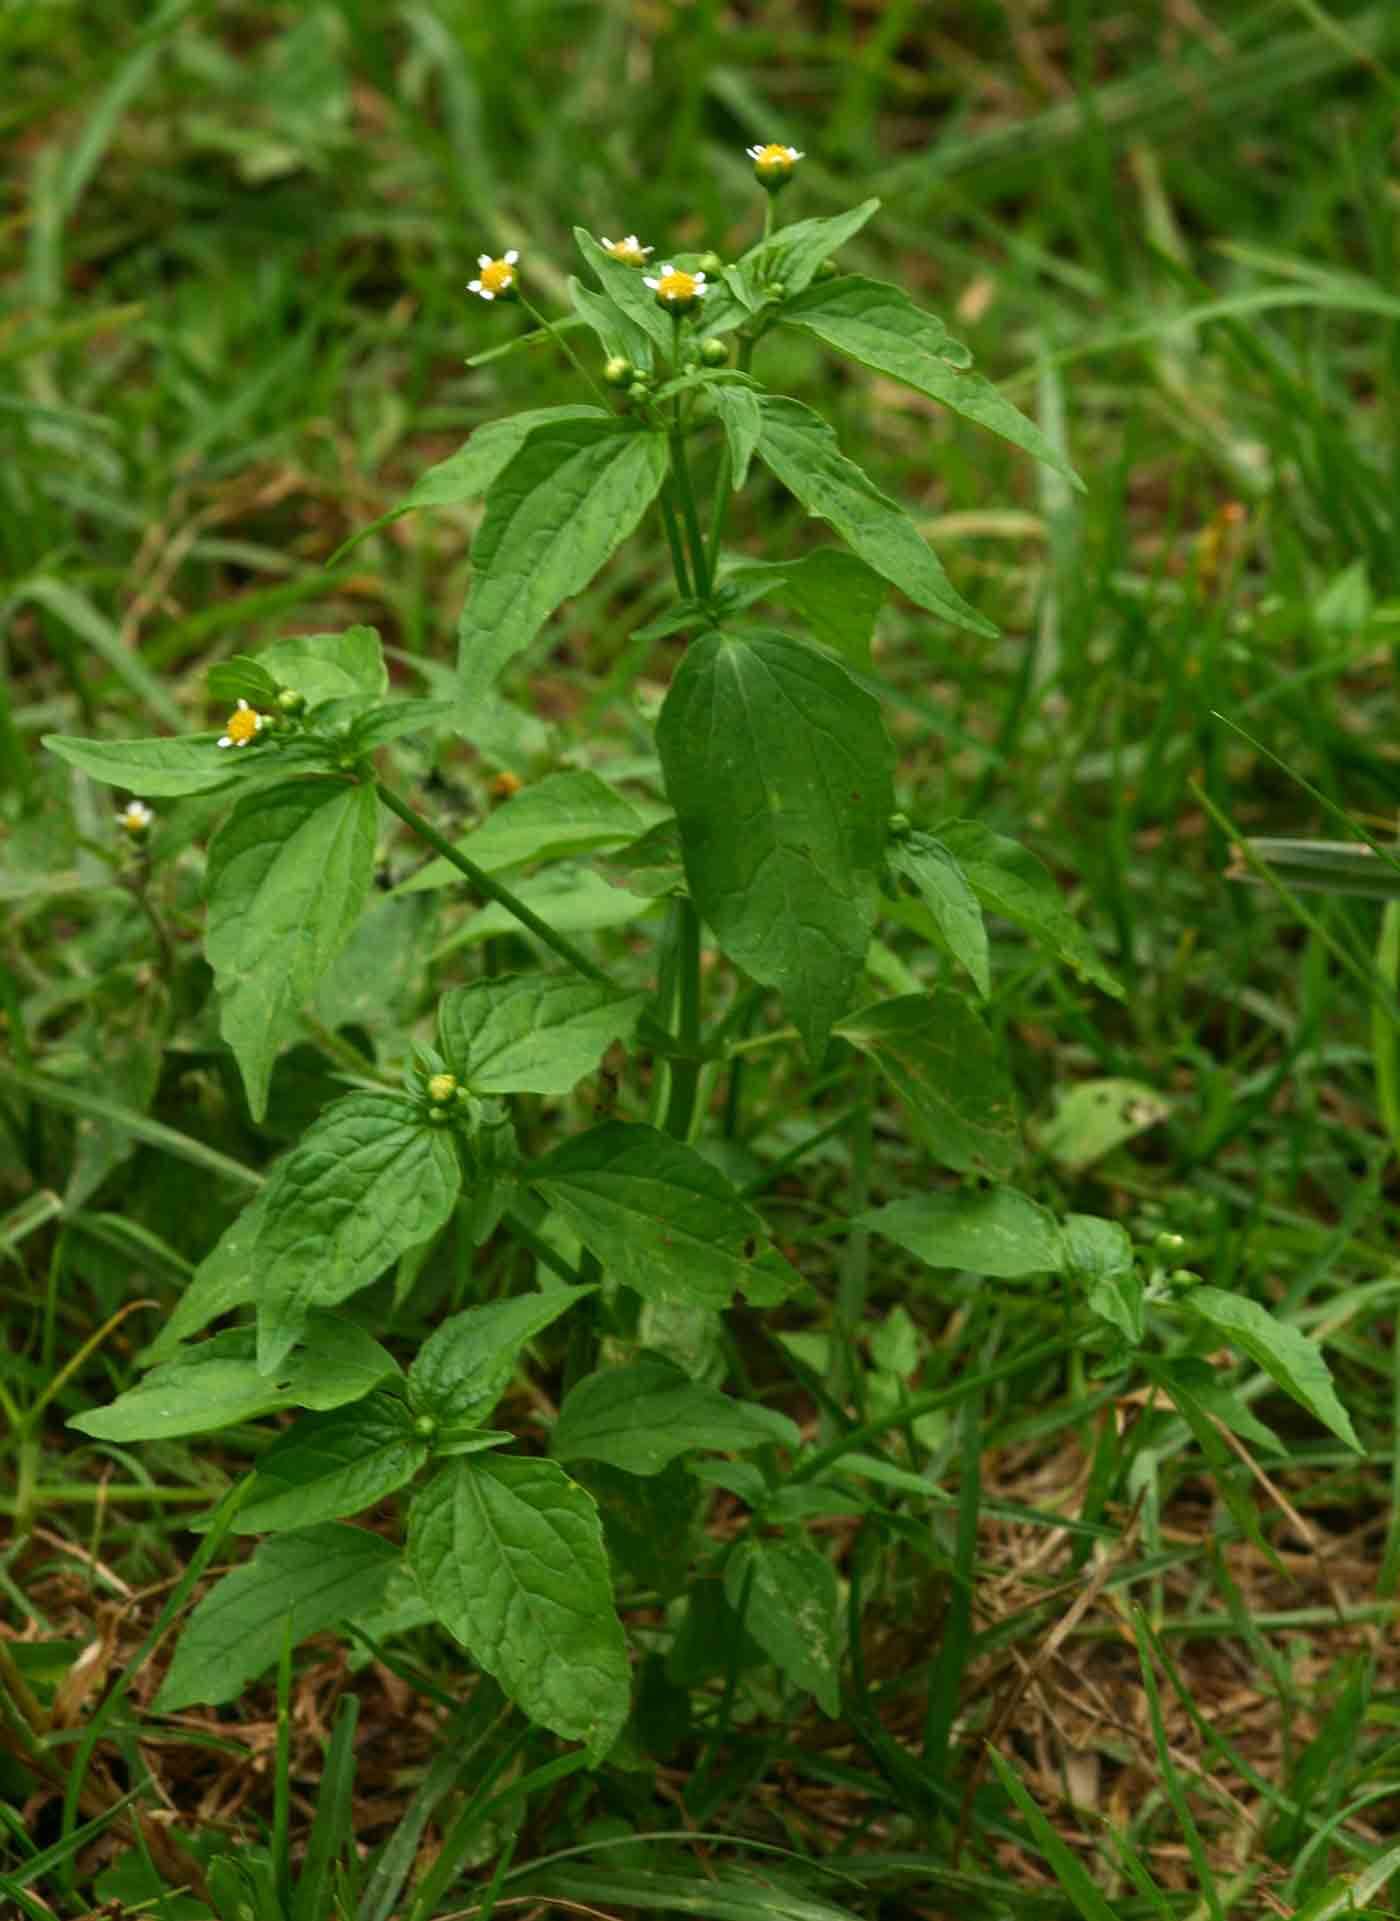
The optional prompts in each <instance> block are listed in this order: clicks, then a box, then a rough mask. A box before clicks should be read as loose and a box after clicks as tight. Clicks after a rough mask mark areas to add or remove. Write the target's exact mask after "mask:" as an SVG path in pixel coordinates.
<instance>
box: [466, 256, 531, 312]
mask: <svg viewBox="0 0 1400 1921" xmlns="http://www.w3.org/2000/svg"><path fill="white" fill-rule="evenodd" d="M519 258H520V253H519V250H518V248H515V247H510V248H508V249H507V250H506V252H505V253H503V254H502V255H501V257H500V259H499V260H493V259H492V257H491V255H490V254H489V253H479V254H478V255H477V257H476V264H477V266H478V267H480V269H481V274H480V277H479V278H478V279H476V280H469V281H468V282H467V292H468V293H474V294H480V295H481V298H482V299H483V300H505V299H508V298H509V296H510V295H511V294H513V293H514V292H515V281H516V272H515V263H516V262H517V261H518V260H519Z"/></svg>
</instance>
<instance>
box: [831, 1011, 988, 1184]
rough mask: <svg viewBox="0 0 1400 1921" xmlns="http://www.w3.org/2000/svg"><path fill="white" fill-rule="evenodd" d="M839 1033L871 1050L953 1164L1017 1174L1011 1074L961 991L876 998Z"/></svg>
mask: <svg viewBox="0 0 1400 1921" xmlns="http://www.w3.org/2000/svg"><path fill="white" fill-rule="evenodd" d="M836 1031H837V1033H838V1034H840V1036H841V1038H842V1039H843V1040H848V1041H850V1043H851V1045H852V1046H853V1047H858V1048H860V1049H861V1051H862V1052H863V1053H866V1054H869V1055H870V1057H871V1059H872V1060H874V1062H875V1063H876V1065H877V1066H878V1067H879V1069H880V1071H881V1073H882V1074H884V1076H885V1078H886V1079H887V1080H888V1081H889V1083H890V1085H891V1086H892V1087H893V1088H894V1090H895V1092H896V1093H897V1094H898V1095H899V1097H900V1099H901V1100H902V1101H903V1102H904V1103H905V1105H906V1106H907V1107H908V1108H909V1110H910V1113H911V1115H912V1117H913V1120H914V1123H915V1126H916V1127H917V1129H918V1131H919V1134H920V1135H921V1136H922V1138H923V1140H924V1143H925V1145H926V1146H927V1147H928V1150H929V1152H930V1153H931V1154H933V1155H934V1156H935V1158H936V1159H938V1160H940V1161H941V1162H942V1163H943V1165H944V1166H945V1167H954V1168H957V1169H958V1171H959V1172H960V1173H981V1174H991V1175H993V1176H995V1177H998V1178H1000V1177H1001V1176H1003V1175H1006V1174H1009V1173H1010V1171H1011V1169H1012V1168H1013V1167H1014V1166H1015V1164H1016V1162H1017V1160H1018V1158H1019V1155H1020V1146H1019V1142H1018V1139H1017V1133H1016V1117H1015V1107H1014V1103H1013V1099H1012V1092H1011V1077H1010V1074H1009V1073H1008V1071H1007V1066H1006V1061H1005V1059H1004V1057H1003V1054H1002V1050H1001V1048H1000V1047H999V1045H998V1044H997V1042H996V1041H995V1040H994V1039H993V1037H992V1036H991V1034H989V1033H988V1031H987V1029H986V1028H985V1027H984V1026H983V1024H982V1022H981V1021H980V1020H979V1019H978V1017H977V1014H976V1012H975V1011H974V1010H973V1008H972V1007H971V1006H969V1004H968V1002H967V1001H966V1000H965V999H964V997H963V996H962V995H961V994H958V993H955V992H954V991H953V990H952V989H951V988H946V987H939V988H935V989H934V991H933V992H932V993H929V994H901V995H898V996H897V997H896V998H895V999H893V1000H885V1001H876V1002H875V1003H874V1004H873V1005H872V1006H870V1007H866V1008H864V1009H862V1011H861V1012H860V1013H858V1014H852V1015H851V1016H850V1017H849V1019H847V1020H844V1021H842V1022H841V1023H840V1024H839V1026H838V1027H837V1029H836Z"/></svg>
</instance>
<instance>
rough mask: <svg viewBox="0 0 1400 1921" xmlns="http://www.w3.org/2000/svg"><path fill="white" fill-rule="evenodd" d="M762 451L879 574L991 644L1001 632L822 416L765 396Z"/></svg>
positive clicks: (761, 401) (780, 398)
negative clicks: (959, 588) (850, 457)
mask: <svg viewBox="0 0 1400 1921" xmlns="http://www.w3.org/2000/svg"><path fill="white" fill-rule="evenodd" d="M758 404H759V407H760V409H761V410H762V413H763V433H762V435H761V437H760V439H759V443H758V451H759V454H760V456H761V457H762V459H763V461H764V462H765V464H766V465H767V466H769V467H771V468H772V470H773V472H774V473H775V474H776V475H777V476H778V479H779V480H781V481H782V483H783V485H784V486H785V487H786V488H787V489H788V491H789V493H792V494H795V495H796V496H797V498H798V499H799V500H800V501H801V502H802V504H803V506H804V507H805V508H806V509H807V511H808V513H809V514H815V515H817V516H818V517H819V518H820V519H822V520H826V521H829V522H830V523H831V525H832V526H833V527H834V528H835V529H836V531H837V533H839V534H840V535H841V537H842V539H843V540H844V541H846V543H847V545H848V546H850V547H852V548H854V550H855V552H856V553H858V554H859V555H860V557H861V559H862V560H864V561H866V562H867V563H868V564H869V565H870V566H871V567H873V568H874V569H875V571H876V573H877V574H883V575H884V577H885V579H886V580H888V581H891V582H893V584H894V585H895V586H896V587H898V588H899V590H900V592H901V593H904V594H907V595H908V596H909V598H910V600H912V601H914V602H915V603H916V604H917V605H918V606H920V607H926V608H927V609H928V611H929V612H930V613H934V614H942V616H943V617H944V619H945V620H951V621H952V622H953V623H954V624H955V625H956V626H959V627H967V628H970V629H971V631H972V632H973V633H975V634H983V635H985V636H986V637H987V638H988V639H994V638H995V636H996V628H995V627H993V625H992V624H991V622H990V621H988V620H984V619H983V617H982V615H981V614H979V613H978V612H977V611H976V610H975V608H972V607H969V606H968V604H967V602H966V601H965V600H964V599H963V598H962V596H961V595H960V594H958V593H957V592H955V591H954V589H953V586H952V584H951V582H950V581H949V579H948V577H947V575H946V574H945V573H944V571H943V568H942V567H941V565H940V564H939V561H938V559H937V556H936V555H935V554H934V551H933V549H932V548H931V547H930V546H929V544H928V542H927V541H926V540H925V539H924V537H923V535H922V534H921V533H920V532H919V530H918V528H917V527H916V526H915V525H914V523H913V521H912V520H910V518H909V516H908V515H907V514H906V513H905V511H904V509H903V508H902V507H900V506H899V505H898V504H897V503H896V502H895V501H893V500H891V499H889V497H888V496H887V495H885V494H882V493H881V492H880V490H879V488H878V487H877V486H876V485H875V483H874V481H873V480H871V478H870V476H869V475H868V474H867V473H865V472H864V471H863V470H862V469H861V468H859V467H858V466H856V464H855V462H854V461H852V460H847V458H846V456H845V455H844V454H843V453H842V452H841V449H840V447H839V446H838V445H837V441H836V436H835V434H834V433H833V432H832V431H831V429H830V427H828V426H827V424H826V422H825V421H824V420H823V419H822V417H821V415H820V414H817V413H813V411H812V409H811V408H810V407H804V406H802V405H801V403H800V402H798V401H796V400H789V399H787V398H786V397H785V396H784V395H781V394H764V395H762V396H760V399H759V403H758Z"/></svg>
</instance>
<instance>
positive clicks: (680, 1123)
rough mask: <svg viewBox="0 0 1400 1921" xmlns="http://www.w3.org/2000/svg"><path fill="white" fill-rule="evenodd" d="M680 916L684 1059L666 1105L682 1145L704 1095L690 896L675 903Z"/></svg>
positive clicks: (669, 1125) (670, 1129)
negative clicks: (700, 1099)
mask: <svg viewBox="0 0 1400 1921" xmlns="http://www.w3.org/2000/svg"><path fill="white" fill-rule="evenodd" d="M674 911H675V915H676V1029H675V1032H676V1045H677V1047H678V1048H679V1050H680V1058H678V1059H674V1060H672V1062H671V1064H670V1065H671V1094H670V1099H669V1100H668V1102H667V1104H666V1132H667V1133H668V1134H670V1135H671V1136H673V1138H674V1139H676V1140H678V1141H686V1140H689V1139H690V1131H691V1128H692V1127H693V1126H694V1124H695V1106H696V1100H697V1097H698V1095H699V1092H700V916H699V915H698V914H697V913H696V911H695V903H694V901H693V900H691V899H690V897H689V895H685V896H683V897H682V898H681V899H679V900H678V901H676V903H675V909H674Z"/></svg>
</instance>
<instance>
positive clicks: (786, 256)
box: [744, 200, 880, 318]
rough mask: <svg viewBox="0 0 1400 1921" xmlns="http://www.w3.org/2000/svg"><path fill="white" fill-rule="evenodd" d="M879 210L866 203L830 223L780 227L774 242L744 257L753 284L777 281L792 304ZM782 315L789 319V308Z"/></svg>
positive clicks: (800, 222)
mask: <svg viewBox="0 0 1400 1921" xmlns="http://www.w3.org/2000/svg"><path fill="white" fill-rule="evenodd" d="M879 210H880V203H879V201H878V200H862V201H861V203H860V205H859V206H858V207H852V208H851V209H850V210H849V211H848V212H846V213H838V214H833V215H832V216H831V217H830V218H829V219H825V220H794V221H792V222H791V223H790V224H789V225H787V226H785V227H780V228H779V229H778V231H777V232H776V233H775V234H774V235H773V236H772V238H771V239H769V240H760V241H759V243H758V245H757V246H755V247H750V249H749V251H748V252H747V253H746V254H745V255H744V266H745V268H746V270H747V272H748V276H749V278H750V280H751V281H757V282H762V281H766V280H772V281H777V282H779V283H780V284H781V286H782V287H783V288H784V289H785V290H786V293H787V297H788V300H789V301H790V300H792V298H793V297H794V296H795V295H797V294H800V293H801V292H802V291H803V289H804V288H806V287H807V286H808V285H810V283H811V280H812V277H813V275H814V274H815V273H816V272H817V269H818V268H819V267H820V266H821V264H822V262H823V261H824V260H826V259H828V258H829V257H830V256H831V255H832V254H834V253H835V252H836V251H837V249H838V248H840V247H844V246H845V244H846V242H847V241H848V240H850V239H852V238H853V237H854V236H855V235H856V234H858V233H859V232H860V230H861V228H862V227H863V226H864V225H865V223H866V221H867V220H869V219H870V217H871V215H872V214H875V213H878V212H879ZM833 284H840V283H833ZM781 311H782V314H783V317H784V318H786V317H787V312H788V309H787V306H786V305H785V306H784V307H783V308H782V310H781Z"/></svg>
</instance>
